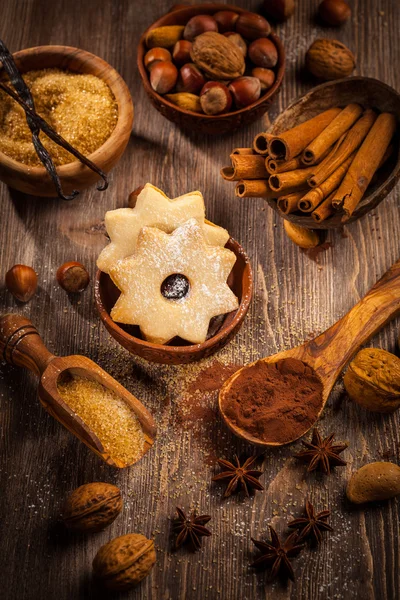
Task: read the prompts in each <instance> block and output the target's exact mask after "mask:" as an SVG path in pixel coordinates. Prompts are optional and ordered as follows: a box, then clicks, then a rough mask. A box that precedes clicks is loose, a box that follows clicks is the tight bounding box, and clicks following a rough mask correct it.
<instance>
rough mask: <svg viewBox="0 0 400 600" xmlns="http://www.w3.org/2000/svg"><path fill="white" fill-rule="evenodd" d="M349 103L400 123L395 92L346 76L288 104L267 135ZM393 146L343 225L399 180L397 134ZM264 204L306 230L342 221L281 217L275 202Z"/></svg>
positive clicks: (335, 217) (330, 226)
mask: <svg viewBox="0 0 400 600" xmlns="http://www.w3.org/2000/svg"><path fill="white" fill-rule="evenodd" d="M351 102H357V103H358V104H361V105H362V106H363V107H364V108H375V109H377V110H378V111H379V112H391V113H393V114H394V115H396V117H397V120H398V121H399V123H400V94H399V93H398V92H396V91H395V90H394V89H393V88H391V87H389V86H388V85H386V83H383V82H382V81H379V80H378V79H371V78H369V77H347V78H346V79H340V80H338V81H330V82H328V83H323V84H322V85H319V86H317V87H315V88H313V89H312V90H311V91H310V92H308V93H307V94H306V95H305V96H303V97H302V98H300V99H298V100H296V101H295V102H293V103H292V104H290V106H288V108H287V109H286V110H284V111H283V112H282V113H281V114H280V115H279V117H278V118H277V119H276V121H275V123H274V124H273V125H272V127H271V128H270V131H269V133H273V134H274V135H277V134H279V133H281V132H283V131H286V130H287V129H290V128H291V127H294V126H295V125H299V124H300V123H302V122H303V121H307V120H308V119H311V118H312V117H315V116H316V115H317V114H319V113H321V112H322V111H324V110H327V109H328V108H332V107H334V106H343V107H344V106H346V104H350V103H351ZM394 144H395V151H394V152H393V154H392V156H391V157H390V159H389V160H388V161H387V162H386V163H385V164H384V165H383V167H382V168H381V169H380V170H379V171H378V173H377V177H376V179H375V180H373V181H372V182H371V184H370V186H369V187H368V190H367V192H366V194H365V196H364V198H363V199H362V201H361V202H360V204H359V206H358V208H357V209H356V210H355V211H354V213H353V215H352V216H351V218H350V219H349V220H348V221H347V222H346V223H351V222H352V221H355V220H357V219H359V218H360V217H362V216H363V215H365V214H367V213H368V212H369V211H371V210H372V209H373V208H376V207H377V206H378V204H379V203H380V202H382V200H384V198H386V196H387V195H388V194H389V192H391V190H392V189H393V188H394V186H395V185H396V183H397V182H398V180H399V177H400V147H399V135H398V134H396V137H395V139H394ZM267 202H268V204H269V205H270V206H271V207H272V208H273V209H274V210H276V211H277V212H278V214H279V215H280V216H281V217H283V218H284V219H287V220H288V221H291V222H292V223H296V224H297V225H302V226H303V227H307V228H309V229H335V228H338V227H342V226H343V223H342V222H341V218H342V216H343V213H341V212H340V211H339V212H338V214H337V215H333V216H332V217H330V218H328V219H326V221H322V222H321V223H317V222H316V221H314V219H313V218H312V217H311V216H303V215H300V214H298V213H291V214H289V215H283V214H282V213H281V211H279V210H278V208H277V205H276V201H275V200H272V199H271V200H267Z"/></svg>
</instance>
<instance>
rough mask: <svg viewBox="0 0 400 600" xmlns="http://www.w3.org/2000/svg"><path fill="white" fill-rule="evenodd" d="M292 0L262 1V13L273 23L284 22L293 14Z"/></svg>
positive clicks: (293, 5) (293, 4)
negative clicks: (273, 21) (272, 20)
mask: <svg viewBox="0 0 400 600" xmlns="http://www.w3.org/2000/svg"><path fill="white" fill-rule="evenodd" d="M294 8H295V3H294V0H264V4H263V12H264V13H265V14H266V16H267V17H269V18H271V19H274V20H275V21H279V22H281V21H286V19H288V18H289V17H291V16H292V14H293V13H294Z"/></svg>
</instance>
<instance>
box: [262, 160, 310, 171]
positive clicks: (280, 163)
mask: <svg viewBox="0 0 400 600" xmlns="http://www.w3.org/2000/svg"><path fill="white" fill-rule="evenodd" d="M302 167H304V165H303V163H302V162H301V156H296V157H295V158H292V160H281V159H279V158H271V157H270V156H267V158H266V159H265V168H266V169H267V171H268V173H270V174H271V175H275V173H285V172H286V171H294V170H295V169H301V168H302Z"/></svg>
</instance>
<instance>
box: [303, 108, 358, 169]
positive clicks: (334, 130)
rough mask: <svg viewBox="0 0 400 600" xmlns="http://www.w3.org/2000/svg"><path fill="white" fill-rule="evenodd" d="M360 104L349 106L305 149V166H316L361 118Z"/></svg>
mask: <svg viewBox="0 0 400 600" xmlns="http://www.w3.org/2000/svg"><path fill="white" fill-rule="evenodd" d="M362 112H363V109H362V108H361V106H360V105H359V104H349V105H348V106H346V108H344V109H343V110H342V111H341V112H340V113H339V114H338V115H337V117H335V118H334V119H333V121H331V122H330V123H329V125H328V126H327V127H325V129H324V130H323V131H321V133H320V134H319V135H318V136H317V137H316V138H315V139H314V140H313V141H312V142H311V143H310V144H309V145H308V146H307V148H305V149H304V151H303V154H302V161H303V163H304V164H305V165H308V166H309V165H315V164H316V162H317V161H318V160H319V159H320V158H321V156H322V155H323V154H324V153H325V152H326V150H327V149H328V148H330V147H331V146H332V145H333V144H334V143H335V142H336V141H337V140H338V139H339V138H340V137H341V136H342V135H343V134H344V133H345V132H346V131H348V130H349V129H350V127H351V126H352V125H354V123H355V122H356V121H357V119H358V118H359V117H360V116H361V114H362Z"/></svg>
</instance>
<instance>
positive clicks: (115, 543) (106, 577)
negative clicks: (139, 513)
mask: <svg viewBox="0 0 400 600" xmlns="http://www.w3.org/2000/svg"><path fill="white" fill-rule="evenodd" d="M155 562H156V552H155V550H154V542H153V540H148V539H147V538H146V537H145V536H144V535H141V534H140V533H128V534H127V535H121V536H120V537H117V538H115V539H113V540H111V542H108V544H105V545H104V546H102V547H101V548H100V550H99V551H98V552H97V554H96V556H95V557H94V560H93V575H94V576H95V577H96V578H97V579H98V580H100V581H101V582H102V583H103V584H104V586H105V587H106V588H108V589H110V590H116V591H124V590H129V589H130V588H132V587H133V586H135V585H136V584H138V583H139V582H140V581H142V579H144V578H145V577H147V575H149V573H150V571H151V569H152V568H153V566H154V563H155Z"/></svg>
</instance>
